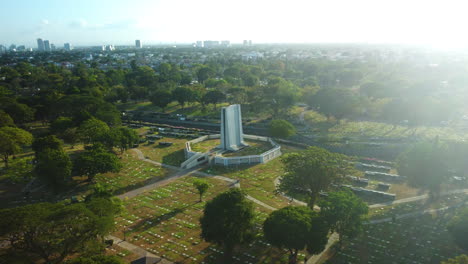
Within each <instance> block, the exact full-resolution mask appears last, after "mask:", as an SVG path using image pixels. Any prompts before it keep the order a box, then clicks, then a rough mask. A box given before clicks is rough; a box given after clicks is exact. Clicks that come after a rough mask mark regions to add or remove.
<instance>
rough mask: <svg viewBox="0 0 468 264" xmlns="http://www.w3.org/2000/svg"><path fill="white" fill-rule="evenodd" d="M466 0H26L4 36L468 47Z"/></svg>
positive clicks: (58, 40) (100, 41) (87, 41)
mask: <svg viewBox="0 0 468 264" xmlns="http://www.w3.org/2000/svg"><path fill="white" fill-rule="evenodd" d="M466 5H467V4H465V3H463V2H461V1H444V2H442V1H419V0H417V1H411V2H408V1H402V0H397V1H392V2H391V3H390V2H388V3H387V2H383V1H370V0H357V1H340V0H332V1H327V2H326V3H323V2H315V1H305V0H291V1H288V2H284V1H263V0H262V1H255V2H252V1H250V2H249V1H245V0H241V1H236V3H235V4H234V3H231V2H228V1H214V0H207V1H185V0H183V1H149V0H142V1H139V2H138V4H133V3H132V2H128V1H124V0H115V1H108V0H103V1H90V0H84V1H80V2H71V1H70V2H67V3H66V4H64V3H63V2H62V1H57V0H48V1H41V2H37V1H32V0H29V1H21V2H12V1H9V2H5V3H3V4H2V9H3V10H4V15H3V16H2V17H1V18H0V23H2V24H3V25H8V26H4V27H1V29H0V43H2V44H4V45H10V44H12V43H14V44H20V45H21V44H22V45H26V46H28V47H35V48H36V47H37V44H36V40H37V38H42V39H48V40H50V41H51V43H54V44H55V45H57V46H63V44H64V43H72V44H73V45H74V46H89V45H108V44H113V45H135V42H134V41H135V40H136V39H140V40H142V42H144V43H145V44H147V45H154V44H169V43H187V44H188V43H194V42H196V41H197V40H230V41H231V43H242V41H243V40H245V39H253V40H254V41H255V43H391V44H429V45H433V46H437V47H467V45H468V37H466V36H465V35H464V34H462V32H463V31H464V29H463V26H464V25H465V24H467V23H468V18H467V17H464V16H463V10H465V8H466Z"/></svg>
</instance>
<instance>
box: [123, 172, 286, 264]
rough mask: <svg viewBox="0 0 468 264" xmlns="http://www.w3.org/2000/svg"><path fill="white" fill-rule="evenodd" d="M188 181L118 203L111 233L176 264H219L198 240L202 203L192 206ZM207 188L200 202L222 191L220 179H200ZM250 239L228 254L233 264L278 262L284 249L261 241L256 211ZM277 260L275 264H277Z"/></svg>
mask: <svg viewBox="0 0 468 264" xmlns="http://www.w3.org/2000/svg"><path fill="white" fill-rule="evenodd" d="M193 180H194V178H193V177H187V178H182V179H179V180H176V181H174V182H171V183H170V184H168V185H165V186H163V187H160V188H158V189H156V190H153V191H150V192H147V193H144V194H142V195H139V196H137V197H134V198H132V199H128V200H125V201H124V204H125V207H126V209H127V210H126V211H125V213H124V214H123V215H122V216H121V217H119V218H117V219H116V222H117V227H118V231H117V232H115V235H116V236H118V237H121V238H123V237H124V232H125V236H126V238H127V241H129V242H130V243H133V244H135V245H138V246H140V247H142V248H144V249H146V250H147V251H149V252H152V253H154V254H156V255H159V256H163V257H164V258H166V259H168V260H171V261H175V262H177V263H221V262H220V261H222V260H221V259H222V249H221V248H219V247H217V246H214V245H211V244H209V243H207V242H205V241H203V240H202V239H201V237H200V231H201V230H200V224H199V218H200V217H201V216H202V213H203V208H204V205H205V202H201V203H200V202H198V193H197V191H196V189H195V188H194V187H193V185H192V182H193ZM206 180H207V181H208V182H209V184H210V185H211V186H210V188H209V189H208V191H207V193H206V194H205V196H204V201H207V200H209V199H212V198H213V197H214V196H216V195H218V194H219V193H221V192H224V191H226V190H227V189H228V186H227V185H226V183H225V182H224V181H219V180H216V179H212V178H206ZM256 212H257V214H256V219H255V221H256V229H257V231H258V232H259V234H258V235H257V236H256V238H255V240H254V241H253V242H252V243H251V244H250V245H246V246H244V247H242V248H238V249H237V250H236V253H235V254H234V256H235V258H236V261H235V263H284V260H285V258H286V256H285V252H284V251H279V250H277V249H274V248H271V247H270V246H269V245H268V244H267V243H266V242H265V241H263V240H262V236H261V234H260V231H261V224H262V223H263V221H264V219H265V218H266V217H267V215H268V213H269V212H268V211H265V210H264V209H263V208H258V207H257V208H256ZM280 261H281V262H280Z"/></svg>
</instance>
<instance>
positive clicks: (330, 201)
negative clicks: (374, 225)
mask: <svg viewBox="0 0 468 264" xmlns="http://www.w3.org/2000/svg"><path fill="white" fill-rule="evenodd" d="M318 206H319V207H320V215H321V216H323V218H324V219H325V221H326V222H327V223H328V225H329V226H330V228H331V231H333V232H337V233H338V234H339V236H340V240H341V239H342V238H344V237H346V238H353V237H355V236H356V235H357V234H359V233H360V232H361V231H362V229H363V221H364V219H365V216H366V215H367V212H368V207H367V204H366V203H364V202H363V201H362V200H361V199H360V198H359V197H357V196H356V195H354V194H353V193H352V192H351V191H350V190H344V191H338V192H329V193H327V195H326V196H325V198H323V199H321V200H320V201H319V203H318Z"/></svg>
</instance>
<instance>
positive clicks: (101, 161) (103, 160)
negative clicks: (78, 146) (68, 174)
mask: <svg viewBox="0 0 468 264" xmlns="http://www.w3.org/2000/svg"><path fill="white" fill-rule="evenodd" d="M74 168H75V171H76V172H77V173H78V174H80V175H86V176H88V180H89V181H92V180H93V179H94V176H96V174H98V173H104V172H108V171H112V172H117V171H119V170H120V169H121V168H122V164H121V162H120V160H119V158H118V157H117V156H116V155H115V154H114V153H111V152H109V151H107V150H106V149H105V148H104V146H103V145H102V144H95V145H93V146H90V147H87V148H86V150H85V152H83V153H81V154H80V155H79V156H78V158H76V161H75V163H74Z"/></svg>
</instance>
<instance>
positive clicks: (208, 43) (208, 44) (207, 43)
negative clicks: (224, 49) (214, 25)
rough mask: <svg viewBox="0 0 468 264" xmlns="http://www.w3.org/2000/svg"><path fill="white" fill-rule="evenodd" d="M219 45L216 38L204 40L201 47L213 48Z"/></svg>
mask: <svg viewBox="0 0 468 264" xmlns="http://www.w3.org/2000/svg"><path fill="white" fill-rule="evenodd" d="M218 46H219V41H217V40H205V41H203V47H205V48H214V47H218Z"/></svg>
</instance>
